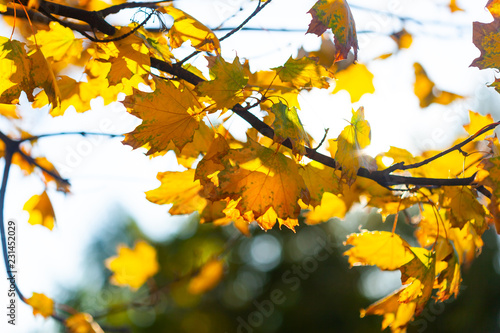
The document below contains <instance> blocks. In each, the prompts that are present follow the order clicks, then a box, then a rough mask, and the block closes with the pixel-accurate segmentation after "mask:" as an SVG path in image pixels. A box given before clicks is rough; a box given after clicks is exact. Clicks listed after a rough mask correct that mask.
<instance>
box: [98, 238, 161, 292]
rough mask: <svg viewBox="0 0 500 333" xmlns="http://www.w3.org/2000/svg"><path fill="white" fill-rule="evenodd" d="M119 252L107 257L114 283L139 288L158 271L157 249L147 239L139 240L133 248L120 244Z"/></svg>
mask: <svg viewBox="0 0 500 333" xmlns="http://www.w3.org/2000/svg"><path fill="white" fill-rule="evenodd" d="M117 252H118V255H117V256H115V257H111V258H108V259H106V267H107V268H108V269H109V270H111V271H112V272H113V275H112V276H111V278H110V281H111V283H113V284H116V285H118V286H129V287H131V288H132V289H137V288H139V287H140V286H142V285H143V284H144V282H146V280H147V279H149V278H150V277H152V276H153V275H155V274H156V273H157V272H158V269H159V265H158V261H157V259H156V250H155V249H154V247H152V246H151V245H149V244H148V243H146V242H145V241H138V242H137V243H136V244H135V246H134V248H133V249H130V248H128V247H126V246H125V245H123V244H122V245H119V246H118V249H117Z"/></svg>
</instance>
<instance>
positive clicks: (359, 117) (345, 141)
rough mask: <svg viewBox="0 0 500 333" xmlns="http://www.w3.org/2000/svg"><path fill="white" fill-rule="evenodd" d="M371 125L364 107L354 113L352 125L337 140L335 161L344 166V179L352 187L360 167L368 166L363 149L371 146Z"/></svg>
mask: <svg viewBox="0 0 500 333" xmlns="http://www.w3.org/2000/svg"><path fill="white" fill-rule="evenodd" d="M370 133H371V132H370V125H369V124H368V121H366V120H365V113H364V109H363V107H360V108H359V109H358V111H356V112H354V110H353V111H352V118H351V122H350V125H348V126H346V127H345V128H344V129H343V130H342V132H341V133H340V135H339V136H338V138H337V145H338V148H337V152H336V154H335V159H336V160H337V162H338V163H339V164H340V165H341V166H342V179H345V180H346V181H347V184H348V185H352V184H353V183H354V181H355V180H356V174H357V172H358V169H359V168H360V167H362V166H363V167H366V166H367V163H368V162H367V160H366V158H365V156H363V155H362V149H364V148H365V147H367V146H368V145H369V144H370Z"/></svg>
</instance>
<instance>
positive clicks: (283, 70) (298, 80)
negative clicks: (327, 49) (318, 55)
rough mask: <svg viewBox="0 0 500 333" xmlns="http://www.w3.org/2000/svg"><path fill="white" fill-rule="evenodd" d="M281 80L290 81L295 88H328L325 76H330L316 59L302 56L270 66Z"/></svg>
mask: <svg viewBox="0 0 500 333" xmlns="http://www.w3.org/2000/svg"><path fill="white" fill-rule="evenodd" d="M272 69H273V70H274V71H275V72H276V73H277V74H278V76H279V78H280V79H281V81H283V82H290V83H291V84H292V85H293V86H294V87H296V88H300V89H303V88H312V87H314V88H328V87H329V86H330V85H329V83H328V81H327V80H326V78H328V77H332V74H331V73H330V72H328V71H327V70H326V69H325V68H324V67H323V66H321V65H319V64H318V63H317V62H316V61H314V60H312V59H310V58H308V57H303V58H300V59H293V58H292V57H290V58H289V59H288V60H287V62H286V63H285V64H284V65H283V66H280V67H275V68H272Z"/></svg>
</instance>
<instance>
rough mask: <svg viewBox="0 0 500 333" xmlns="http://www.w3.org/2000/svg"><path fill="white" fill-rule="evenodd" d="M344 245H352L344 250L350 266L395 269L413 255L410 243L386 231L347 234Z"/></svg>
mask: <svg viewBox="0 0 500 333" xmlns="http://www.w3.org/2000/svg"><path fill="white" fill-rule="evenodd" d="M344 244H345V245H353V247H352V248H350V249H349V250H347V251H346V252H344V255H346V256H349V259H348V262H349V264H350V265H351V267H352V266H358V265H376V266H377V267H379V268H380V269H383V270H395V269H398V268H399V267H401V266H402V265H404V264H406V263H408V262H409V261H410V260H412V259H413V258H414V257H415V255H414V254H413V252H412V251H411V250H410V244H408V243H407V242H406V241H405V240H403V239H402V238H401V237H399V236H398V235H397V234H394V233H392V232H387V231H372V232H369V231H363V232H362V233H360V234H351V235H349V236H348V238H347V241H345V243H344Z"/></svg>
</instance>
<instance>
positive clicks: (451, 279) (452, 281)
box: [435, 253, 462, 302]
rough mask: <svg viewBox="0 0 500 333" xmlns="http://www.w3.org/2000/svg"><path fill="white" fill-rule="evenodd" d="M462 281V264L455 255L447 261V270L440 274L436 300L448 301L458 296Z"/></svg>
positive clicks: (436, 286) (437, 282)
mask: <svg viewBox="0 0 500 333" xmlns="http://www.w3.org/2000/svg"><path fill="white" fill-rule="evenodd" d="M461 281H462V277H461V272H460V263H459V261H458V257H457V256H456V255H455V253H453V254H452V255H450V256H449V259H448V260H447V261H446V268H445V269H444V270H443V271H442V272H441V273H440V274H439V277H438V278H437V281H436V285H435V288H437V289H438V291H437V293H436V299H437V300H438V301H440V302H444V301H446V300H447V299H448V298H450V297H451V295H454V296H455V298H456V297H457V296H458V292H459V290H460V289H459V288H460V283H461Z"/></svg>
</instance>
